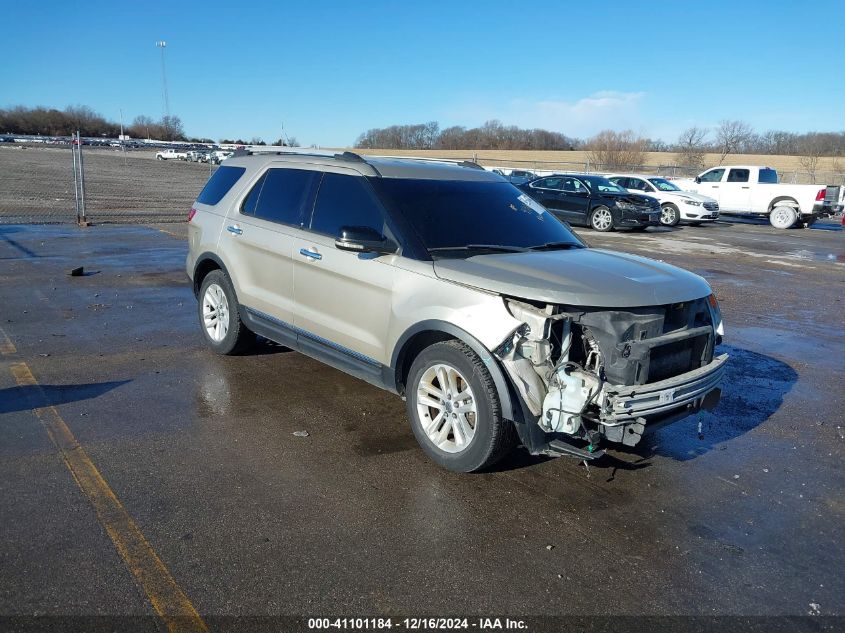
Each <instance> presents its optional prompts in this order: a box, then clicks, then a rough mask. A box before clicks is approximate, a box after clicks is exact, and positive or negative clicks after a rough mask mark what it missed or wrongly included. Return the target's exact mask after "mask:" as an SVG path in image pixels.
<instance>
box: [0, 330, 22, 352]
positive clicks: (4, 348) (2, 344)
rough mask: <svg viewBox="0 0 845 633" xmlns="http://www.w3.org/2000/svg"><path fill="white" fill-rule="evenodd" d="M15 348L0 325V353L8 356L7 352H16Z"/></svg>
mask: <svg viewBox="0 0 845 633" xmlns="http://www.w3.org/2000/svg"><path fill="white" fill-rule="evenodd" d="M17 351H18V350H17V348H16V347H15V344H14V343H12V340H11V339H10V338H9V337H8V335H7V334H6V331H5V330H4V329H3V328H1V327H0V354H2V355H3V356H8V355H9V354H15V353H17Z"/></svg>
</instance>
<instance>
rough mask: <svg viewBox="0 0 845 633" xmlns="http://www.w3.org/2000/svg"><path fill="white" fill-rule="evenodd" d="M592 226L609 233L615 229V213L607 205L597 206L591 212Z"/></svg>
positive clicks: (594, 228) (596, 229)
mask: <svg viewBox="0 0 845 633" xmlns="http://www.w3.org/2000/svg"><path fill="white" fill-rule="evenodd" d="M590 228H592V229H593V230H594V231H600V232H602V233H607V232H608V231H612V230H613V214H612V213H611V212H610V209H608V208H607V207H596V208H595V209H593V212H592V213H591V214H590Z"/></svg>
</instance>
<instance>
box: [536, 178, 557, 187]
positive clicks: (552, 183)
mask: <svg viewBox="0 0 845 633" xmlns="http://www.w3.org/2000/svg"><path fill="white" fill-rule="evenodd" d="M560 183H561V179H560V178H543V179H542V180H537V181H536V182H533V183H531V186H532V187H540V188H541V189H561V188H562V187H561V184H560Z"/></svg>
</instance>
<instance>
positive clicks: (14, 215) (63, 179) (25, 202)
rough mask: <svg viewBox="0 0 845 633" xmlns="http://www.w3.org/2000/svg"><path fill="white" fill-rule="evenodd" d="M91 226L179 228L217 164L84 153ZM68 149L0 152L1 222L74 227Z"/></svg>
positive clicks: (148, 154) (143, 153)
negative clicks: (163, 224)
mask: <svg viewBox="0 0 845 633" xmlns="http://www.w3.org/2000/svg"><path fill="white" fill-rule="evenodd" d="M82 155H83V165H84V194H85V216H86V220H87V221H88V222H89V223H94V224H103V223H115V222H119V223H153V222H156V223H158V222H184V221H185V220H186V219H187V217H188V211H189V210H190V208H191V204H192V203H193V202H194V200H195V199H196V197H197V194H199V192H200V190H201V189H202V188H203V186H204V185H205V183H206V181H207V180H208V178H209V176H210V175H211V174H212V173H213V172H214V170H215V169H217V166H216V165H211V164H207V163H191V162H185V161H180V160H166V161H163V160H156V158H155V152H153V151H149V150H140V151H127V152H126V153H124V152H123V151H121V150H120V149H115V148H89V147H83V148H82ZM74 186H75V185H74V163H73V155H72V151H71V146H70V145H68V146H58V147H39V148H37V149H35V148H31V147H27V146H23V145H21V146H15V147H8V146H6V147H0V224H17V223H37V224H48V223H49V224H53V223H75V222H76V221H77V211H76V196H75V192H74Z"/></svg>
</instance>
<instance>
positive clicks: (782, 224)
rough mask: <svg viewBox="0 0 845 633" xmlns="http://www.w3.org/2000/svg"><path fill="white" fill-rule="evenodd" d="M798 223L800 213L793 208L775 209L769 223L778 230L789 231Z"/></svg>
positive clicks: (770, 215)
mask: <svg viewBox="0 0 845 633" xmlns="http://www.w3.org/2000/svg"><path fill="white" fill-rule="evenodd" d="M797 221H798V212H797V211H795V209H794V208H793V207H786V206H781V207H775V208H774V209H772V212H771V213H770V214H769V222H770V223H771V225H772V226H773V227H775V228H776V229H788V228H791V227H793V226H795V223H796V222H797Z"/></svg>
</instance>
